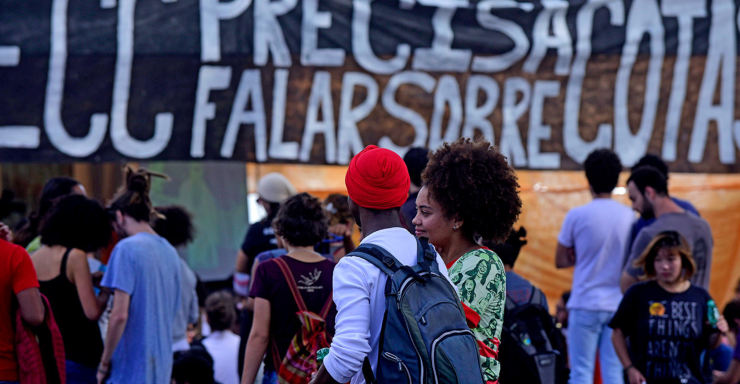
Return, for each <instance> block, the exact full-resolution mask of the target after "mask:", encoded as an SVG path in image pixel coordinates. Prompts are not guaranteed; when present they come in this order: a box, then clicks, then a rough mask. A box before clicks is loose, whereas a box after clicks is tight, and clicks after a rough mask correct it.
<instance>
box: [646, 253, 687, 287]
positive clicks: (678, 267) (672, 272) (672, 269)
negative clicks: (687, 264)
mask: <svg viewBox="0 0 740 384" xmlns="http://www.w3.org/2000/svg"><path fill="white" fill-rule="evenodd" d="M653 265H654V266H655V275H656V276H655V277H656V279H657V280H658V281H661V282H664V283H674V282H676V281H678V279H680V278H681V272H682V269H683V268H682V264H681V255H679V254H678V251H677V250H676V249H675V248H668V247H663V248H661V249H660V250H658V254H657V255H656V256H655V260H654V261H653Z"/></svg>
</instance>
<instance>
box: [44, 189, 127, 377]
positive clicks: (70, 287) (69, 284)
mask: <svg viewBox="0 0 740 384" xmlns="http://www.w3.org/2000/svg"><path fill="white" fill-rule="evenodd" d="M111 231H112V229H111V225H110V222H109V221H108V216H107V215H106V213H105V209H103V207H102V206H101V205H100V204H99V203H98V202H96V201H94V200H91V199H88V198H86V197H85V196H81V195H69V196H65V197H62V198H61V199H59V200H57V201H56V202H55V204H54V205H53V206H52V208H51V209H50V210H49V211H48V214H47V215H46V216H45V217H44V218H43V219H42V221H41V227H40V234H41V243H42V244H43V245H42V246H41V248H39V249H38V250H37V251H36V252H34V254H33V255H31V260H32V261H33V265H34V268H36V274H37V275H38V279H39V284H40V286H41V288H40V290H41V293H42V294H43V295H45V296H46V297H47V298H48V299H49V305H50V306H51V310H52V312H53V313H54V318H55V320H56V322H57V325H58V326H59V331H60V332H61V334H62V339H63V341H64V352H65V358H66V364H65V365H66V371H67V382H68V383H70V384H77V383H83V384H90V383H95V369H96V368H97V366H98V362H99V361H100V356H101V355H102V354H103V339H102V338H101V336H100V329H99V328H98V318H100V315H101V314H102V313H103V311H104V310H105V306H106V304H107V303H108V297H109V294H110V290H108V289H102V290H101V291H100V295H98V296H96V295H95V290H94V289H93V276H92V275H91V273H90V272H91V271H90V267H89V266H88V257H92V255H93V254H94V253H95V252H96V251H97V250H99V249H101V248H103V247H105V246H106V245H107V244H108V240H109V239H110V236H111ZM98 281H100V280H99V279H98Z"/></svg>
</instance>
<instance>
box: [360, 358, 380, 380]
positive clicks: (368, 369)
mask: <svg viewBox="0 0 740 384" xmlns="http://www.w3.org/2000/svg"><path fill="white" fill-rule="evenodd" d="M362 375H363V376H365V383H366V384H377V383H378V380H376V379H375V374H373V367H372V366H371V365H370V360H368V358H367V356H365V360H364V361H363V362H362Z"/></svg>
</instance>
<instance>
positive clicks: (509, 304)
mask: <svg viewBox="0 0 740 384" xmlns="http://www.w3.org/2000/svg"><path fill="white" fill-rule="evenodd" d="M516 307H518V305H517V304H516V302H515V301H514V299H512V298H511V296H509V295H506V308H505V310H506V311H513V310H515V309H516ZM504 316H505V315H504Z"/></svg>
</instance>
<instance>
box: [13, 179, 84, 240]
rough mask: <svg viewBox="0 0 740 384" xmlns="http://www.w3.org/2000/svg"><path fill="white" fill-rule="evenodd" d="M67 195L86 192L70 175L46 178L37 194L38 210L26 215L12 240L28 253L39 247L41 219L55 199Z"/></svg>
mask: <svg viewBox="0 0 740 384" xmlns="http://www.w3.org/2000/svg"><path fill="white" fill-rule="evenodd" d="M67 195H82V196H87V192H86V191H85V187H84V186H82V184H80V182H79V181H77V180H75V179H73V178H70V177H64V176H60V177H52V178H51V179H49V180H47V181H46V183H45V184H44V188H43V189H42V190H41V196H39V209H38V211H35V212H32V213H31V215H30V216H28V221H27V222H26V224H24V225H23V226H22V227H21V228H20V230H18V232H17V233H16V234H15V236H14V237H13V242H14V243H15V244H18V245H20V246H21V247H24V248H26V252H28V253H29V254H31V253H34V252H36V251H37V250H38V249H39V248H41V236H39V228H40V226H41V220H42V219H43V218H44V217H45V216H46V214H47V213H48V212H49V210H50V209H51V207H52V206H53V205H54V201H55V200H56V199H59V198H60V197H63V196H67Z"/></svg>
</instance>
